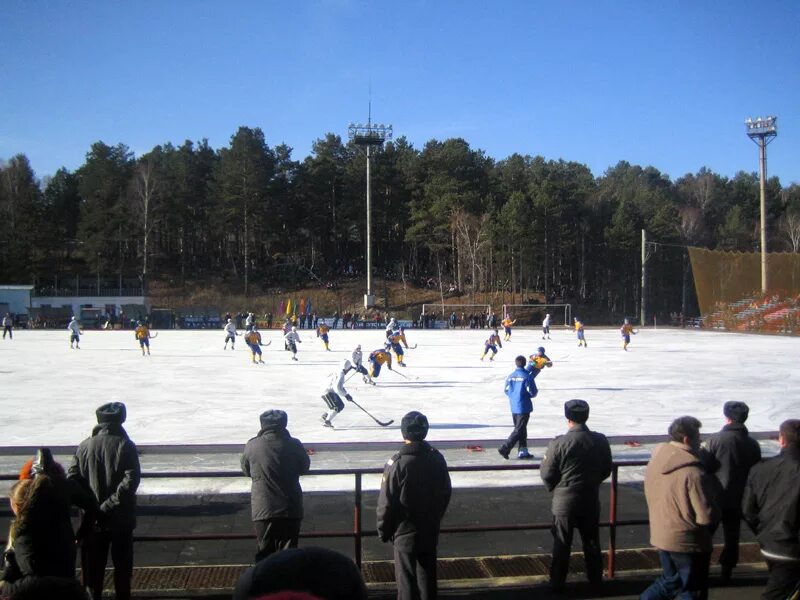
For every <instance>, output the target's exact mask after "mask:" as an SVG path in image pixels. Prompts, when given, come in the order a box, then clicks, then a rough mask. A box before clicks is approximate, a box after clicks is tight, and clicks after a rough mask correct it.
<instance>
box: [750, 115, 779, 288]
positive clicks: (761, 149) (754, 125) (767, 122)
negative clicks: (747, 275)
mask: <svg viewBox="0 0 800 600" xmlns="http://www.w3.org/2000/svg"><path fill="white" fill-rule="evenodd" d="M777 120H778V117H765V118H763V119H762V118H761V117H758V118H757V119H755V120H753V119H750V118H748V119H747V120H746V121H745V122H744V125H745V127H746V128H747V137H749V138H750V139H751V140H753V141H754V142H755V143H756V144H757V145H758V162H759V168H760V171H761V291H762V292H763V293H766V292H767V200H766V198H767V144H769V143H770V142H771V141H772V140H773V139H774V138H775V136H777V135H778V130H777V128H776V127H775V122H776V121H777Z"/></svg>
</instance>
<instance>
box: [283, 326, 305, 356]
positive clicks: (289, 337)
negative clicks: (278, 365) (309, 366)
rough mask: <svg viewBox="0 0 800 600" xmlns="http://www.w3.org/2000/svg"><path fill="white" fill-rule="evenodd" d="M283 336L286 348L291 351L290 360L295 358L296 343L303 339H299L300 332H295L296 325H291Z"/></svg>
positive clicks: (300, 342) (301, 341)
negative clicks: (289, 329)
mask: <svg viewBox="0 0 800 600" xmlns="http://www.w3.org/2000/svg"><path fill="white" fill-rule="evenodd" d="M283 337H284V339H285V340H286V346H287V348H288V350H289V351H290V352H291V353H292V360H297V344H302V343H303V340H301V339H300V334H298V333H297V327H295V326H294V325H292V329H291V331H290V332H289V333H287V334H286V335H285V336H283Z"/></svg>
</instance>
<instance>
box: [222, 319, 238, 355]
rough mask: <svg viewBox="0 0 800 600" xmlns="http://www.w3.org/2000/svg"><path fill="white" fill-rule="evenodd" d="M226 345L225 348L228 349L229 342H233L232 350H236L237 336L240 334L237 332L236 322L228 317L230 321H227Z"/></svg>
mask: <svg viewBox="0 0 800 600" xmlns="http://www.w3.org/2000/svg"><path fill="white" fill-rule="evenodd" d="M224 330H225V347H224V349H225V350H227V349H228V342H230V343H231V350H234V346H235V345H236V336H237V335H239V334H238V333H236V323H234V322H233V321H232V320H231V319H228V322H227V323H225V327H224Z"/></svg>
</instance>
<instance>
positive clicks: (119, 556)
mask: <svg viewBox="0 0 800 600" xmlns="http://www.w3.org/2000/svg"><path fill="white" fill-rule="evenodd" d="M96 412H97V425H96V426H95V428H94V429H93V430H92V436H91V437H89V438H87V439H85V440H84V441H82V442H81V443H80V445H79V446H78V449H77V451H76V452H75V457H74V458H73V459H72V465H70V468H69V473H68V474H69V477H70V479H75V480H77V481H79V482H80V483H82V484H83V485H88V486H89V488H90V489H91V490H92V492H94V495H95V498H96V500H97V502H98V504H99V505H100V512H99V515H98V517H97V524H96V525H95V526H93V527H90V528H88V529H89V531H88V532H87V534H86V538H85V539H84V541H83V545H82V547H81V572H82V574H83V583H84V585H85V586H87V587H88V588H89V589H90V590H91V592H92V596H93V598H94V599H95V600H100V598H101V597H102V595H103V579H104V577H105V570H106V562H107V561H108V553H109V549H110V550H111V561H112V563H113V564H114V591H115V598H117V600H128V599H129V598H130V597H131V577H132V576H133V530H134V529H135V528H136V490H137V489H138V487H139V480H140V479H141V469H140V467H139V456H138V453H137V450H136V444H134V443H133V442H132V441H131V439H130V438H129V437H128V434H127V432H126V431H125V429H124V428H123V427H122V424H123V423H124V422H125V418H126V416H127V411H126V409H125V405H124V404H123V403H122V402H110V403H108V404H104V405H103V406H101V407H100V408H98V409H97V411H96ZM91 517H92V515H89V514H85V515H84V519H90V518H91ZM82 527H84V526H82Z"/></svg>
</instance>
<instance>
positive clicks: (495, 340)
mask: <svg viewBox="0 0 800 600" xmlns="http://www.w3.org/2000/svg"><path fill="white" fill-rule="evenodd" d="M497 346H500V347H501V348H502V347H503V342H501V341H500V336H499V335H498V333H497V332H496V331H495V332H494V333H492V334H491V335H490V336H489V339H487V340H486V341H485V342H484V343H483V354H481V360H483V359H484V357H485V356H486V355H487V354H488V353H489V350H491V351H492V355H491V356H490V357H489V360H490V361H492V360H494V357H495V356H496V355H497ZM522 366H523V367H524V366H525V365H522Z"/></svg>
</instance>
